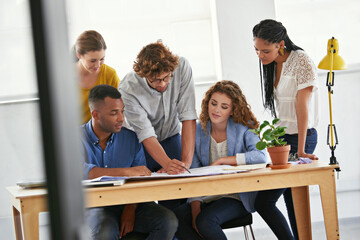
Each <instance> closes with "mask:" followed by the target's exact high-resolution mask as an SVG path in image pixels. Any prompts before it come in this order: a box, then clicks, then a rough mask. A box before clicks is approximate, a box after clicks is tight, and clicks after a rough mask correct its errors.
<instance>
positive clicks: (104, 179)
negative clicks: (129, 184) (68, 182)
mask: <svg viewBox="0 0 360 240" xmlns="http://www.w3.org/2000/svg"><path fill="white" fill-rule="evenodd" d="M127 178H128V177H112V176H101V177H98V178H94V179H88V180H82V184H83V186H84V187H95V186H119V185H123V184H124V183H125V181H126V179H127Z"/></svg>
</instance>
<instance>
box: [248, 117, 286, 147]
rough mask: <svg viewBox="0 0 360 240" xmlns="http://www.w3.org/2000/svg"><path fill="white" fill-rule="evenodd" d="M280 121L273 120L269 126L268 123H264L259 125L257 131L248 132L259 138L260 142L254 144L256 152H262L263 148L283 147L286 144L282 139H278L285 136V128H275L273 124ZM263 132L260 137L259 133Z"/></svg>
mask: <svg viewBox="0 0 360 240" xmlns="http://www.w3.org/2000/svg"><path fill="white" fill-rule="evenodd" d="M278 121H280V119H278V118H275V119H274V120H273V121H272V124H270V123H269V122H268V121H264V122H263V123H262V124H260V127H259V128H257V129H251V130H250V131H251V132H253V133H255V134H256V135H258V136H259V138H260V141H259V142H258V143H257V144H256V148H257V149H258V150H263V149H265V148H270V147H277V146H285V145H286V144H287V142H285V141H284V139H282V138H280V139H279V137H281V136H283V135H285V128H286V127H280V126H278V127H275V124H276V123H277V122H278ZM265 129H266V130H265ZM263 130H265V131H264V132H263V134H262V136H261V132H262V131H263Z"/></svg>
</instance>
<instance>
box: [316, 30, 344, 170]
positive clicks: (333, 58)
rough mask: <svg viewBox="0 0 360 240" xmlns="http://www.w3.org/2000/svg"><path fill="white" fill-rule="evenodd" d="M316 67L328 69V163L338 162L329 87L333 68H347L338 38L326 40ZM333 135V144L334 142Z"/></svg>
mask: <svg viewBox="0 0 360 240" xmlns="http://www.w3.org/2000/svg"><path fill="white" fill-rule="evenodd" d="M318 68H320V69H324V70H329V71H330V72H328V74H327V80H326V86H327V87H328V93H329V113H330V124H329V125H328V131H327V145H329V147H330V150H331V157H330V164H338V162H337V161H336V157H335V153H334V151H335V148H336V144H338V138H337V133H336V127H335V124H333V121H332V108H331V94H333V91H332V90H331V87H332V86H334V78H335V73H334V72H333V70H344V69H346V68H347V65H346V63H345V61H344V59H342V57H340V55H339V43H338V40H337V39H335V38H334V37H332V38H331V39H329V40H328V45H327V54H326V56H325V57H324V58H323V60H321V62H320V63H319V66H318ZM329 131H330V133H331V135H330V136H331V142H329ZM334 135H335V144H334ZM336 170H337V171H340V169H338V168H337V169H336Z"/></svg>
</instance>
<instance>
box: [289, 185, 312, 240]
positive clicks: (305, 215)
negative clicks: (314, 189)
mask: <svg viewBox="0 0 360 240" xmlns="http://www.w3.org/2000/svg"><path fill="white" fill-rule="evenodd" d="M291 192H292V196H293V202H294V209H295V216H296V224H297V228H298V233H299V239H301V240H302V239H309V240H311V239H312V234H311V214H310V198H309V186H304V187H292V188H291Z"/></svg>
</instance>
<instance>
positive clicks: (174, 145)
mask: <svg viewBox="0 0 360 240" xmlns="http://www.w3.org/2000/svg"><path fill="white" fill-rule="evenodd" d="M160 145H161V146H162V147H163V149H164V150H165V153H166V154H167V155H168V157H169V158H170V159H174V158H175V159H177V160H181V136H180V134H176V135H174V136H172V137H169V138H167V139H165V140H163V141H161V142H160ZM144 152H145V158H146V165H147V167H148V168H149V169H150V171H152V172H156V171H158V170H160V169H161V166H160V164H159V163H157V162H156V161H155V160H154V159H153V158H152V157H151V156H150V154H149V153H148V152H147V151H146V149H145V148H144ZM185 202H186V199H175V200H166V201H159V204H161V205H163V206H165V207H167V208H169V209H171V210H172V209H175V208H176V207H178V206H180V205H181V204H184V203H185Z"/></svg>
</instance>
